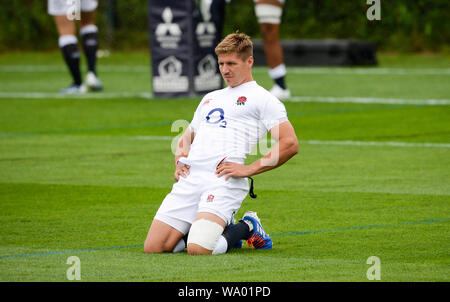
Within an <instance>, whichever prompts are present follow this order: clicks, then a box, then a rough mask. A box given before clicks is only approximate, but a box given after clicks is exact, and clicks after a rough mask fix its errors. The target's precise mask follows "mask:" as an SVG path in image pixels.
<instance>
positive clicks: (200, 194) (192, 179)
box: [154, 163, 249, 234]
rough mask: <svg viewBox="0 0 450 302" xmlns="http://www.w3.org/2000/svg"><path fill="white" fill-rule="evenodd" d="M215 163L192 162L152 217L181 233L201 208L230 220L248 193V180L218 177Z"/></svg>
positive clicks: (227, 221)
mask: <svg viewBox="0 0 450 302" xmlns="http://www.w3.org/2000/svg"><path fill="white" fill-rule="evenodd" d="M216 166H217V163H213V164H211V163H209V164H208V163H206V164H201V165H199V164H192V165H191V167H190V169H189V175H188V176H187V177H186V178H184V177H181V176H180V179H179V180H178V182H177V183H175V184H174V185H173V187H172V191H171V192H170V193H169V194H168V195H167V196H166V197H165V198H164V200H163V202H162V204H161V206H160V207H159V209H158V211H157V212H156V215H155V217H154V219H157V220H159V221H162V222H164V223H166V224H168V225H170V226H171V227H173V228H175V229H176V230H178V231H180V232H181V233H183V234H187V232H188V231H189V229H190V227H191V224H192V223H193V222H194V219H195V217H196V216H197V214H198V213H200V212H208V213H212V214H215V215H217V216H218V217H220V218H221V219H223V220H224V221H225V222H226V223H227V224H229V223H230V221H231V220H232V218H233V216H234V214H235V213H236V212H237V211H238V210H239V208H240V207H241V204H242V201H243V200H244V199H245V197H246V196H247V193H248V190H249V184H248V180H247V178H235V177H231V178H230V179H229V180H228V181H225V175H224V176H222V177H220V178H218V177H217V174H216V173H215V170H216Z"/></svg>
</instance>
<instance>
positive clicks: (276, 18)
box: [255, 4, 283, 24]
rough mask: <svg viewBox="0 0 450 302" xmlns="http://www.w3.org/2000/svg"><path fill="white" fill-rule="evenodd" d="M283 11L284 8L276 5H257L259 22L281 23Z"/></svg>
mask: <svg viewBox="0 0 450 302" xmlns="http://www.w3.org/2000/svg"><path fill="white" fill-rule="evenodd" d="M282 13H283V9H282V8H281V7H279V6H276V5H270V4H258V5H255V15H256V18H257V19H258V23H271V24H280V23H281V15H282Z"/></svg>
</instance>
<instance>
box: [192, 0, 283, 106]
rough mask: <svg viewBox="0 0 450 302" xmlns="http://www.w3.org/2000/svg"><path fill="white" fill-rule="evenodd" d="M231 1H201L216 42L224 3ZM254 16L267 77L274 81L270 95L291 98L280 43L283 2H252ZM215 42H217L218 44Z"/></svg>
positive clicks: (220, 26)
mask: <svg viewBox="0 0 450 302" xmlns="http://www.w3.org/2000/svg"><path fill="white" fill-rule="evenodd" d="M230 1H231V0H201V1H200V9H201V10H208V9H209V10H210V13H211V21H212V22H214V25H215V26H216V31H217V36H218V41H220V39H221V37H222V30H223V24H224V22H225V18H224V17H225V3H229V2H230ZM253 1H254V8H255V15H256V18H257V20H258V23H259V25H260V30H261V36H262V39H263V43H264V54H265V57H266V61H267V64H268V65H269V68H270V70H269V76H270V77H271V78H272V79H273V80H274V82H275V83H274V86H273V87H272V88H271V89H270V93H272V94H273V95H274V96H276V97H277V98H278V99H280V100H283V99H287V98H289V97H290V96H291V92H290V90H289V89H288V88H287V85H286V81H285V77H286V66H285V65H284V58H283V48H282V47H281V41H280V23H281V17H282V14H283V5H284V1H285V0H253ZM218 41H217V42H218Z"/></svg>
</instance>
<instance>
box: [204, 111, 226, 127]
mask: <svg viewBox="0 0 450 302" xmlns="http://www.w3.org/2000/svg"><path fill="white" fill-rule="evenodd" d="M206 122H207V123H208V124H218V125H219V127H221V128H226V127H227V121H226V120H225V114H224V112H223V109H222V108H214V109H212V110H211V111H210V112H209V113H208V115H207V116H206Z"/></svg>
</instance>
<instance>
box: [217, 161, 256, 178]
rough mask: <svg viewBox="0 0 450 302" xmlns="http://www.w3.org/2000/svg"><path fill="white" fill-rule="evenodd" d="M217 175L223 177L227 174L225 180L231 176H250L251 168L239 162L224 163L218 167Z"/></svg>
mask: <svg viewBox="0 0 450 302" xmlns="http://www.w3.org/2000/svg"><path fill="white" fill-rule="evenodd" d="M216 174H217V177H222V176H224V175H226V177H225V180H228V179H230V177H247V176H250V175H251V173H250V168H249V167H247V166H245V165H241V164H238V163H231V162H229V163H223V164H220V165H219V166H218V167H217V169H216Z"/></svg>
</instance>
